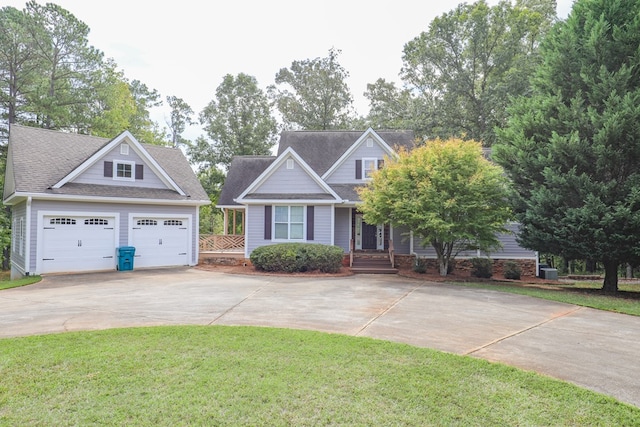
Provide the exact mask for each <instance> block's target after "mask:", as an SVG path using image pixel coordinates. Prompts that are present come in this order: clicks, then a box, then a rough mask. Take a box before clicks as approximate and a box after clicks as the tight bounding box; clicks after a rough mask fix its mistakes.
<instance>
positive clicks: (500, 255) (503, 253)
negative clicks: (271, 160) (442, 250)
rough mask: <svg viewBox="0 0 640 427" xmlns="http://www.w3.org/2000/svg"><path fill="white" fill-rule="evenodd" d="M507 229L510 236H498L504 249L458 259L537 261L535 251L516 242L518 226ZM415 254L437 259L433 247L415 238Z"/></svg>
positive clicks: (471, 254)
mask: <svg viewBox="0 0 640 427" xmlns="http://www.w3.org/2000/svg"><path fill="white" fill-rule="evenodd" d="M507 229H509V230H511V233H508V234H504V233H501V234H498V239H499V240H500V243H501V244H502V246H503V247H502V249H500V250H497V251H494V252H491V253H490V254H487V253H485V252H480V251H466V252H462V253H460V254H458V256H457V258H473V257H477V256H482V257H486V256H489V257H490V258H493V259H536V257H537V255H536V252H535V251H531V250H528V249H525V248H523V247H522V246H520V245H519V244H518V243H517V242H516V236H515V233H516V232H517V231H518V224H515V223H513V224H508V225H507ZM414 252H415V253H416V254H417V255H418V256H421V257H424V258H436V251H435V250H434V249H433V247H431V246H429V247H427V248H422V247H421V246H420V241H419V239H418V238H415V237H414Z"/></svg>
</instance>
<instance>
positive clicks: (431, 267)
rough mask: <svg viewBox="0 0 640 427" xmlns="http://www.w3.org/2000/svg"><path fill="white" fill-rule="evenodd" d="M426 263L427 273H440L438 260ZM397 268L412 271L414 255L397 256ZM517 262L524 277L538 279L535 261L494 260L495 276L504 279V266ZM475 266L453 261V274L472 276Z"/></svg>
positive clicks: (468, 262)
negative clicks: (510, 262)
mask: <svg viewBox="0 0 640 427" xmlns="http://www.w3.org/2000/svg"><path fill="white" fill-rule="evenodd" d="M423 259H424V262H425V263H426V267H427V273H439V272H440V267H439V265H438V260H437V259H433V258H423ZM395 260H396V266H397V267H398V268H403V269H412V268H413V264H414V261H415V257H414V256H413V255H396V256H395ZM509 261H512V262H515V263H516V264H517V265H518V266H520V270H521V276H522V277H536V276H537V271H536V261H535V260H534V259H494V260H493V275H494V276H496V277H503V275H504V274H503V272H504V264H505V263H506V262H509ZM472 269H473V266H472V265H471V260H470V259H455V260H454V261H453V273H454V274H459V275H463V276H464V275H470V274H471V270H472Z"/></svg>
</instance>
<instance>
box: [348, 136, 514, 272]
mask: <svg viewBox="0 0 640 427" xmlns="http://www.w3.org/2000/svg"><path fill="white" fill-rule="evenodd" d="M359 194H360V198H361V199H362V205H361V206H360V207H359V208H360V210H361V211H362V212H363V214H364V219H365V221H366V222H367V223H369V224H381V223H386V222H390V223H391V224H392V225H393V226H401V227H405V228H407V229H409V230H412V231H413V233H414V235H415V236H417V237H419V238H421V239H422V241H423V244H424V245H428V244H430V245H431V246H433V248H434V249H435V251H436V254H437V256H438V263H439V265H440V274H441V275H443V276H445V275H446V274H447V269H448V267H449V262H450V260H451V259H454V258H455V256H456V255H457V254H458V253H459V252H460V251H465V250H470V249H481V250H483V251H490V250H492V249H494V248H497V247H499V246H500V242H499V241H498V238H497V236H496V233H499V232H505V231H506V229H505V223H506V222H507V221H508V220H509V219H510V218H511V210H510V208H509V206H508V201H507V180H506V178H505V177H504V175H503V173H502V169H501V168H500V167H499V166H496V165H494V164H492V163H491V162H489V161H488V160H486V159H485V158H484V157H483V154H482V149H481V146H480V143H478V142H475V141H462V140H460V139H449V140H446V141H443V140H439V139H437V140H431V141H427V142H426V143H425V144H424V145H422V146H420V147H418V148H415V149H413V150H412V151H410V152H409V151H406V150H401V151H400V152H399V153H398V157H397V158H392V159H386V161H385V165H384V168H382V169H380V170H378V171H376V172H374V174H373V179H372V180H371V181H370V183H369V184H368V185H367V186H366V187H363V188H361V189H360V190H359Z"/></svg>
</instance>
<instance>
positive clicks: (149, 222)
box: [136, 219, 158, 225]
mask: <svg viewBox="0 0 640 427" xmlns="http://www.w3.org/2000/svg"><path fill="white" fill-rule="evenodd" d="M136 224H137V225H158V221H156V220H155V219H139V220H138V221H137V222H136Z"/></svg>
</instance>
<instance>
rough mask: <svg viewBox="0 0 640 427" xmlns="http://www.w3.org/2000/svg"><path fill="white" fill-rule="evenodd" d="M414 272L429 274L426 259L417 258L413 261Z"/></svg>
mask: <svg viewBox="0 0 640 427" xmlns="http://www.w3.org/2000/svg"><path fill="white" fill-rule="evenodd" d="M413 271H415V272H416V273H420V274H424V273H426V272H427V260H426V259H425V258H420V257H416V258H415V259H414V260H413Z"/></svg>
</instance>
